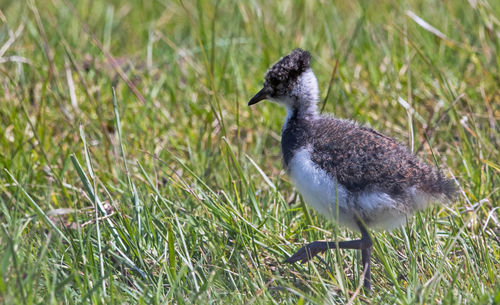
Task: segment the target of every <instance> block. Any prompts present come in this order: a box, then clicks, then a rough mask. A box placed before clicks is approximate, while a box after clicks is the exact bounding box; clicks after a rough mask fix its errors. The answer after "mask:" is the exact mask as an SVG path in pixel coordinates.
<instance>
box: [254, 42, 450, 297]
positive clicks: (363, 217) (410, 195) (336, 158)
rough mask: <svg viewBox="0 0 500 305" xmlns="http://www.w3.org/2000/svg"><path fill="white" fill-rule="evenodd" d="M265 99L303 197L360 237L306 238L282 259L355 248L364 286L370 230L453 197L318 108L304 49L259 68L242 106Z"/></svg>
mask: <svg viewBox="0 0 500 305" xmlns="http://www.w3.org/2000/svg"><path fill="white" fill-rule="evenodd" d="M262 100H269V101H271V102H274V103H277V104H279V105H281V106H284V107H285V108H286V117H285V120H284V124H283V127H282V130H281V153H282V159H283V165H284V168H285V171H286V173H287V175H288V176H289V178H290V181H291V182H292V184H293V185H294V186H295V188H296V189H297V190H298V191H299V193H300V194H301V195H302V198H303V199H304V200H305V202H306V203H307V204H308V205H310V206H312V207H313V208H314V209H315V210H316V211H317V212H318V213H319V214H321V215H323V216H325V217H326V218H327V219H329V220H333V221H335V222H336V223H338V224H339V225H341V226H345V227H347V228H349V229H351V230H353V231H355V232H359V233H361V238H360V239H355V240H348V241H314V242H311V243H308V244H306V245H305V246H304V247H302V248H301V249H299V250H298V251H297V252H296V253H295V254H293V255H292V256H291V257H288V258H287V259H286V260H285V262H286V263H295V262H298V261H301V262H302V263H305V262H307V261H309V260H310V259H312V258H313V257H315V256H316V255H318V254H320V253H323V252H326V251H327V250H329V249H335V248H339V249H357V250H361V261H362V266H363V273H364V280H363V286H364V288H365V289H367V290H368V291H371V289H372V285H371V253H372V247H373V241H372V238H371V235H370V230H375V231H383V230H389V231H390V230H392V229H394V228H397V227H399V226H401V225H402V224H403V223H405V221H406V219H407V218H408V217H409V216H411V215H412V214H414V213H415V212H416V211H418V210H422V209H424V208H426V207H427V206H428V205H429V204H431V203H448V202H451V201H452V200H453V199H454V198H455V193H456V190H457V189H456V184H455V183H454V181H453V180H451V179H448V178H446V177H445V176H444V175H443V173H442V172H441V171H440V170H439V169H437V168H436V167H434V166H432V165H429V164H428V163H426V162H424V161H422V160H420V159H419V158H418V157H417V156H415V155H414V154H413V153H412V152H410V151H409V150H408V148H407V147H405V146H404V145H403V144H401V143H399V142H398V141H397V140H395V139H393V138H391V137H389V136H386V135H384V134H383V133H381V132H378V131H376V130H374V129H372V128H370V127H369V126H367V125H363V124H360V123H357V122H355V121H352V120H349V119H341V118H337V117H335V116H333V115H331V114H321V113H320V112H319V111H318V101H319V89H318V81H317V79H316V76H315V74H314V72H313V71H312V69H311V54H310V53H309V52H308V51H305V50H302V49H299V48H297V49H294V50H292V51H291V53H289V54H288V55H286V56H284V57H282V58H281V59H279V60H278V61H277V62H276V63H275V64H273V65H272V66H271V67H270V68H269V69H268V70H267V72H266V74H265V80H264V84H263V87H262V89H261V90H260V91H258V93H257V94H255V96H253V97H252V98H251V99H250V101H249V102H248V105H249V106H251V105H254V104H256V103H258V102H260V101H262Z"/></svg>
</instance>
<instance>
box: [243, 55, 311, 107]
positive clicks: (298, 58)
mask: <svg viewBox="0 0 500 305" xmlns="http://www.w3.org/2000/svg"><path fill="white" fill-rule="evenodd" d="M310 63H311V54H310V53H309V52H307V51H304V50H302V49H295V50H293V51H292V52H291V53H290V54H288V55H286V56H285V57H283V58H281V59H280V60H279V61H278V62H277V63H275V64H274V65H273V66H272V67H271V68H269V70H267V72H266V76H265V81H264V87H263V88H262V89H261V90H260V91H259V92H258V93H257V94H256V95H255V96H254V97H252V99H251V100H250V101H249V102H248V105H249V106H250V105H253V104H256V103H258V102H260V101H262V100H266V99H267V100H270V101H273V102H276V103H278V104H281V105H283V106H285V107H287V108H289V109H293V108H296V109H299V108H302V106H306V107H310V106H315V105H316V103H317V101H318V81H317V80H316V76H315V75H314V73H313V72H312V70H311V67H310Z"/></svg>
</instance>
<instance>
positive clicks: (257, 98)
mask: <svg viewBox="0 0 500 305" xmlns="http://www.w3.org/2000/svg"><path fill="white" fill-rule="evenodd" d="M267 97H268V95H267V90H266V88H262V90H260V91H259V92H257V94H256V95H255V96H254V97H252V99H251V100H250V101H249V102H248V106H250V105H253V104H257V103H258V102H260V101H262V100H265V99H266V98H267Z"/></svg>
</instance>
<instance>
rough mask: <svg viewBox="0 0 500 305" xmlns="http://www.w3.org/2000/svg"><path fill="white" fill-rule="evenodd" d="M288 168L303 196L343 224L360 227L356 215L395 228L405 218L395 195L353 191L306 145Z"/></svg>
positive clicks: (378, 225) (377, 226)
mask: <svg viewBox="0 0 500 305" xmlns="http://www.w3.org/2000/svg"><path fill="white" fill-rule="evenodd" d="M288 168H289V175H290V178H291V180H292V182H293V184H294V185H295V187H296V188H297V190H298V191H299V192H300V193H301V194H302V196H303V198H304V200H305V201H306V202H307V203H308V204H309V205H310V206H312V207H313V208H314V209H315V210H316V211H317V212H318V213H320V214H322V215H324V216H325V217H327V218H328V219H331V220H336V221H337V222H339V223H340V224H341V225H344V226H347V227H349V228H351V229H353V230H359V228H358V226H357V225H356V219H357V218H356V215H359V216H360V217H361V218H362V219H364V220H365V222H367V223H366V225H368V226H369V227H372V228H374V229H382V230H388V229H393V228H395V227H397V226H399V225H401V224H402V223H403V222H404V220H405V217H406V213H405V212H404V211H401V210H399V209H398V205H397V204H396V202H395V201H394V199H393V198H392V197H391V196H389V195H388V194H386V193H382V192H364V193H360V194H356V196H353V195H352V194H350V193H349V191H348V190H347V189H345V187H343V186H342V185H341V184H340V183H338V182H337V181H336V180H335V179H334V178H333V177H332V176H331V175H329V174H328V173H327V172H326V171H324V170H322V169H321V168H319V167H318V166H317V165H316V164H315V163H314V162H313V161H312V160H311V157H310V152H309V149H307V148H302V149H300V150H298V151H297V152H296V153H295V154H294V156H293V158H292V159H291V160H290V163H289V164H288ZM337 216H338V217H337Z"/></svg>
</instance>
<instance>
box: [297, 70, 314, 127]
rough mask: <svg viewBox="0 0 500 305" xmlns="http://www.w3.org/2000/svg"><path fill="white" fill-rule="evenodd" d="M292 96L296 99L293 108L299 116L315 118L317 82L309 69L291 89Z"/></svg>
mask: <svg viewBox="0 0 500 305" xmlns="http://www.w3.org/2000/svg"><path fill="white" fill-rule="evenodd" d="M292 96H294V97H296V99H297V100H296V102H295V108H296V109H297V111H298V115H299V116H306V117H307V116H316V115H317V114H318V100H319V89H318V80H317V79H316V76H315V75H314V73H313V71H312V70H311V69H308V70H307V71H305V72H304V73H302V74H301V75H300V76H299V79H298V80H297V84H296V85H295V87H294V88H293V91H292Z"/></svg>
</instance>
